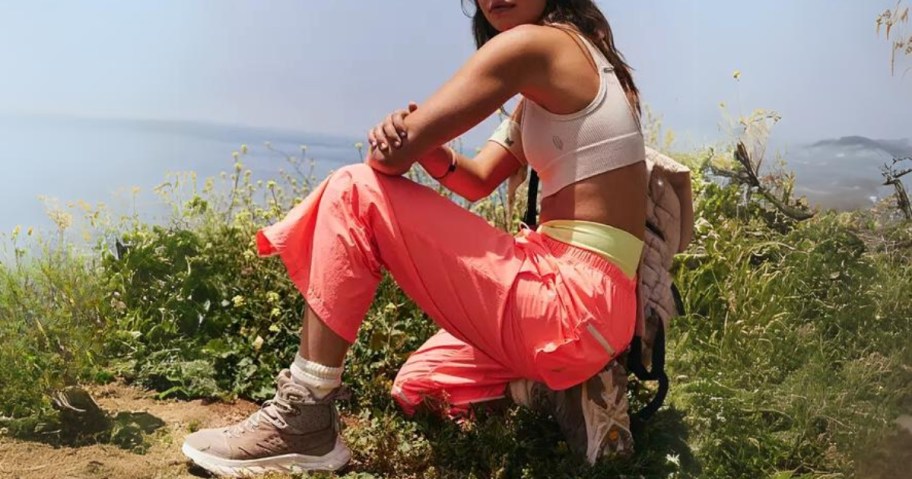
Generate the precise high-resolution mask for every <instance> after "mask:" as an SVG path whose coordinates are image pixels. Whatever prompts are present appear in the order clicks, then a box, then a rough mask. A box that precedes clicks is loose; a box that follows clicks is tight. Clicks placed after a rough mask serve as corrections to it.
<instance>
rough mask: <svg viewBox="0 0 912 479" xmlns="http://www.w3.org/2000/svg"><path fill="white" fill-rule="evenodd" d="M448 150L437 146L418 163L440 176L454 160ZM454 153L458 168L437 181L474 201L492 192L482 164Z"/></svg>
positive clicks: (433, 174)
mask: <svg viewBox="0 0 912 479" xmlns="http://www.w3.org/2000/svg"><path fill="white" fill-rule="evenodd" d="M448 150H449V149H448V148H447V147H443V146H442V147H439V148H435V149H434V150H432V151H431V152H430V153H428V154H427V155H424V156H423V157H421V159H420V160H418V163H419V164H421V166H422V167H423V168H424V169H425V171H427V172H428V174H429V175H431V176H432V177H440V176H441V175H444V174H445V173H446V171H447V168H449V167H450V162H451V161H452V157H451V156H450V152H449V151H448ZM453 154H455V155H456V169H455V170H454V171H452V172H451V173H447V174H446V176H444V177H443V178H442V179H439V180H437V181H439V182H440V184H442V185H443V186H445V187H446V188H447V189H448V190H450V191H452V192H453V193H456V194H457V195H459V196H461V197H463V198H465V199H467V200H469V201H473V202H474V201H478V200H480V199H482V198H484V197H485V196H488V195H489V194H491V191H492V189H491V188H488V185H486V184H485V180H484V178H485V176H484V175H483V174H482V171H480V168H479V166H480V165H478V164H477V162H475V161H473V160H472V159H471V158H469V157H467V156H464V155H460V154H459V153H456V152H455V151H453Z"/></svg>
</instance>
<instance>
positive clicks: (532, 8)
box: [475, 0, 547, 32]
mask: <svg viewBox="0 0 912 479" xmlns="http://www.w3.org/2000/svg"><path fill="white" fill-rule="evenodd" d="M475 3H476V4H477V5H478V8H480V9H481V11H482V13H484V16H485V18H487V19H488V23H490V24H491V26H493V27H494V29H495V30H497V31H499V32H504V31H507V30H509V29H511V28H513V27H515V26H517V25H525V24H527V23H538V21H539V20H540V19H541V17H542V15H543V14H544V13H545V6H546V5H547V0H476V2H475Z"/></svg>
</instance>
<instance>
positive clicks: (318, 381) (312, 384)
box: [290, 354, 343, 399]
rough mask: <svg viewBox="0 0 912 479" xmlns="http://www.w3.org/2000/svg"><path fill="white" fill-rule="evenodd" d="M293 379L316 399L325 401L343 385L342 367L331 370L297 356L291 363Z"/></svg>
mask: <svg viewBox="0 0 912 479" xmlns="http://www.w3.org/2000/svg"><path fill="white" fill-rule="evenodd" d="M290 369H291V379H292V380H293V381H294V382H296V383H298V384H300V385H302V386H304V387H306V388H307V389H308V390H309V391H310V392H311V393H313V395H314V397H316V398H317V399H323V398H324V397H326V395H327V394H329V393H331V392H332V391H333V390H334V389H336V388H337V387H339V386H341V385H342V369H343V368H342V367H338V368H331V367H329V366H324V365H322V364H320V363H315V362H313V361H308V360H307V359H304V358H303V357H301V355H300V354H296V355H295V359H294V362H293V363H291V368H290Z"/></svg>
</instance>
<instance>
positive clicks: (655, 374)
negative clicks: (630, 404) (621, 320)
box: [627, 322, 668, 421]
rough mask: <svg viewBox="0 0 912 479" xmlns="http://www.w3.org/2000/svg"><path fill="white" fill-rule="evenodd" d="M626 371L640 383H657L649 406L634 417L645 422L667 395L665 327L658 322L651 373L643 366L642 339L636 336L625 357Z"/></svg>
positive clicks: (660, 405)
mask: <svg viewBox="0 0 912 479" xmlns="http://www.w3.org/2000/svg"><path fill="white" fill-rule="evenodd" d="M627 369H629V370H630V372H632V373H633V374H634V375H635V376H636V377H637V379H639V380H640V381H658V382H659V390H658V391H657V392H656V395H655V397H653V398H652V401H649V404H647V405H646V406H644V407H643V409H640V410H639V411H637V412H636V414H634V416H635V417H636V418H637V419H639V420H641V421H647V420H649V418H651V417H652V416H653V415H654V414H655V413H656V411H658V410H659V408H660V407H662V404H663V403H664V402H665V396H667V395H668V375H667V374H665V326H664V325H663V324H662V323H661V322H660V323H659V329H658V331H656V337H655V343H654V344H653V345H652V371H648V370H647V369H646V366H645V365H643V338H641V337H639V336H636V337H634V338H633V342H631V343H630V353H629V354H628V355H627Z"/></svg>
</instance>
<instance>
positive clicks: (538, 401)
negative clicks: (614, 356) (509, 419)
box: [531, 361, 633, 464]
mask: <svg viewBox="0 0 912 479" xmlns="http://www.w3.org/2000/svg"><path fill="white" fill-rule="evenodd" d="M531 392H532V394H531V396H532V397H531V402H532V407H533V409H535V410H538V411H540V412H547V413H550V414H551V415H552V416H554V419H555V420H556V421H557V424H558V426H560V429H561V432H563V433H564V438H565V439H566V441H567V446H569V447H570V450H572V451H573V452H575V453H577V454H580V455H583V456H585V457H586V460H587V461H589V463H590V464H595V462H596V461H598V460H599V459H600V458H603V457H607V458H613V459H617V458H624V457H630V456H631V455H632V454H633V435H631V433H630V415H629V414H628V412H627V373H626V371H625V370H624V367H623V366H621V365H620V364H618V363H617V361H614V362H612V363H611V364H610V365H608V367H606V368H605V369H603V370H602V371H601V372H599V373H598V374H596V375H595V376H593V377H592V378H590V379H589V380H587V381H586V382H584V383H582V384H579V385H576V386H573V387H572V388H570V389H566V390H564V391H553V390H551V389H548V387H547V386H545V385H544V384H541V383H535V384H534V385H533V386H532V391H531Z"/></svg>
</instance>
